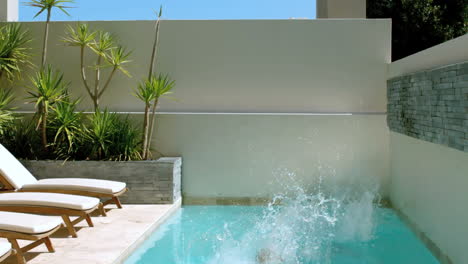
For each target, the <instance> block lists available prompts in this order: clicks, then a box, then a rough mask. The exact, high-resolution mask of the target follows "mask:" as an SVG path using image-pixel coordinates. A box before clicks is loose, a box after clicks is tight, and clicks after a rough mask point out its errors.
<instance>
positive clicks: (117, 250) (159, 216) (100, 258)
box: [2, 202, 181, 264]
mask: <svg viewBox="0 0 468 264" xmlns="http://www.w3.org/2000/svg"><path fill="white" fill-rule="evenodd" d="M180 204H181V203H180V202H178V203H176V204H172V205H124V209H122V210H120V209H113V208H112V207H111V210H109V211H108V212H107V213H108V216H107V217H97V216H96V217H93V218H92V219H93V222H94V228H90V227H88V226H87V225H86V221H83V222H81V223H80V224H78V225H77V230H78V238H69V237H67V236H68V235H67V232H66V230H65V228H62V229H61V230H59V231H58V232H57V233H56V234H54V235H53V236H52V244H53V245H54V247H55V253H48V252H47V249H46V247H45V246H44V245H41V246H39V247H37V248H35V249H33V250H31V251H30V252H28V253H27V254H26V260H27V261H28V264H64V263H67V264H117V263H123V261H125V259H126V258H127V257H128V256H129V255H130V254H131V253H132V252H133V250H134V249H135V248H137V247H138V246H139V245H140V244H141V243H142V242H143V241H144V240H145V239H146V238H147V237H148V236H149V235H150V234H151V233H152V232H153V231H154V230H155V229H156V228H157V227H158V226H159V225H160V224H161V223H163V222H164V220H166V219H167V218H168V217H169V216H170V215H172V213H174V212H175V211H176V210H177V209H178V208H180ZM3 263H5V264H16V263H17V262H16V257H15V256H11V257H9V258H8V259H7V260H6V261H5V262H3ZM3 263H2V264H3Z"/></svg>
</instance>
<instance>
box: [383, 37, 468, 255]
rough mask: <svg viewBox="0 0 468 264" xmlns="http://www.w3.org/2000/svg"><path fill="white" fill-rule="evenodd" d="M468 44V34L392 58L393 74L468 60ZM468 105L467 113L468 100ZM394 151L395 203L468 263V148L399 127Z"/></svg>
mask: <svg viewBox="0 0 468 264" xmlns="http://www.w3.org/2000/svg"><path fill="white" fill-rule="evenodd" d="M466 47H468V35H465V36H462V37H459V38H457V39H454V40H451V41H448V42H446V43H443V44H441V45H438V46H435V47H433V48H430V49H428V50H425V51H422V52H420V53H417V54H414V55H411V56H409V57H407V58H404V59H401V60H399V61H396V62H394V63H392V64H391V65H390V66H389V77H391V78H393V77H396V76H400V75H403V74H410V73H412V72H416V71H421V70H427V69H433V68H440V67H441V66H444V65H450V64H454V63H459V62H461V61H466V60H467V59H468V53H467V52H466ZM458 99H459V98H458ZM465 99H466V98H465ZM464 110H465V117H466V115H467V112H466V110H467V108H466V105H465V109H464ZM443 121H444V122H446V121H448V118H444V120H443ZM465 135H466V133H465ZM467 139H468V138H466V136H465V141H466V140H467ZM390 153H391V154H390V156H391V160H390V163H391V169H390V174H391V176H390V178H391V185H390V189H391V195H390V197H391V200H392V202H393V204H394V206H395V207H396V208H397V209H399V210H400V211H401V212H402V213H403V214H405V215H406V216H407V217H408V218H409V220H410V221H411V222H413V223H415V225H416V226H417V228H418V229H419V230H420V231H421V232H423V233H425V234H426V236H427V237H428V238H429V239H431V240H432V242H434V243H435V244H436V245H437V246H438V247H439V249H440V250H441V253H442V254H445V255H448V257H449V258H450V259H451V260H452V262H453V263H457V264H458V263H468V254H467V251H466V247H465V245H467V244H468V240H467V237H468V236H467V235H468V233H467V230H468V229H466V223H467V221H468V214H467V213H466V210H463V209H462V208H465V207H466V204H467V203H468V196H467V195H466V193H467V191H466V186H468V178H467V175H468V153H466V152H462V151H459V150H455V149H452V148H448V147H445V146H442V145H438V144H434V143H429V142H425V141H421V140H418V139H414V138H411V137H407V136H405V135H402V134H398V133H394V132H392V133H391V137H390ZM444 263H445V262H444Z"/></svg>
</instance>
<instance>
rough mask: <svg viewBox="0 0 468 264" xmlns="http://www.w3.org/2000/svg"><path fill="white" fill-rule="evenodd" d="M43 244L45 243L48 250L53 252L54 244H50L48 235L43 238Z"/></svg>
mask: <svg viewBox="0 0 468 264" xmlns="http://www.w3.org/2000/svg"><path fill="white" fill-rule="evenodd" d="M44 244H45V245H46V247H47V250H49V252H50V253H54V252H55V249H54V246H53V245H52V241H50V237H45V238H44Z"/></svg>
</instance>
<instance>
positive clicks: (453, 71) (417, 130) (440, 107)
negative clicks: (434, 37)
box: [387, 62, 468, 152]
mask: <svg viewBox="0 0 468 264" xmlns="http://www.w3.org/2000/svg"><path fill="white" fill-rule="evenodd" d="M387 97H388V107H387V124H388V126H389V128H390V130H391V131H394V132H398V133H402V134H405V135H408V136H411V137H414V138H418V139H421V140H425V141H429V142H432V143H437V144H442V145H446V146H448V147H451V148H454V149H457V150H461V151H465V152H468V62H463V63H459V64H454V65H448V66H444V67H440V68H437V69H432V70H427V71H422V72H417V73H413V74H409V75H404V76H399V77H395V78H392V79H390V80H388V81H387Z"/></svg>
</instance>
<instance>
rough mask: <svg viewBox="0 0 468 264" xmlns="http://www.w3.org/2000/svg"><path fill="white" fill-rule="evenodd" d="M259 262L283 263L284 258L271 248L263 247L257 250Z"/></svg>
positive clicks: (261, 263)
mask: <svg viewBox="0 0 468 264" xmlns="http://www.w3.org/2000/svg"><path fill="white" fill-rule="evenodd" d="M256 260H257V263H259V264H281V263H283V259H282V258H281V256H279V255H278V254H276V253H274V252H273V251H271V249H269V248H262V249H260V250H259V251H258V252H257V257H256Z"/></svg>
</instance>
